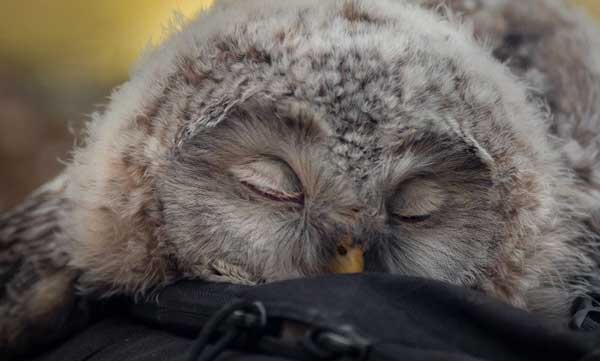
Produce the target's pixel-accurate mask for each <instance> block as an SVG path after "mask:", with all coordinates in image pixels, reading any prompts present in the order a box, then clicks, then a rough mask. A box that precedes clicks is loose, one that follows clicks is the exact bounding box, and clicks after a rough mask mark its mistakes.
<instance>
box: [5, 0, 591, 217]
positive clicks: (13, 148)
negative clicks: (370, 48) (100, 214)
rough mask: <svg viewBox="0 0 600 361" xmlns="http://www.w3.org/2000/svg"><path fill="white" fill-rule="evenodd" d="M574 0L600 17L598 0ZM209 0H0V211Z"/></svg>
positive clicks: (47, 174) (44, 174) (43, 173)
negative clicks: (151, 51)
mask: <svg viewBox="0 0 600 361" xmlns="http://www.w3.org/2000/svg"><path fill="white" fill-rule="evenodd" d="M281 1H285V0H281ZM523 1H528V0H523ZM572 1H573V2H575V3H577V4H578V5H581V6H585V7H586V8H587V9H588V10H589V11H590V12H591V13H592V14H594V16H596V17H598V18H599V19H600V0H572ZM211 3H212V0H126V1H123V0H98V1H85V0H84V1H81V0H52V1H24V0H0V210H3V209H7V208H10V207H11V206H13V205H15V204H17V203H18V202H19V201H20V200H21V199H23V198H24V197H25V196H26V194H28V193H29V192H30V191H31V190H33V189H35V188H36V187H38V186H39V185H41V184H42V183H43V182H45V181H47V180H49V179H51V178H52V177H53V176H55V175H56V174H58V173H59V172H60V170H61V169H62V167H63V166H62V164H61V163H60V162H59V160H60V159H68V157H69V151H70V149H71V148H72V145H73V142H74V138H73V133H75V134H76V131H77V129H78V128H79V129H80V128H81V124H82V122H83V121H85V120H86V119H87V117H88V115H89V114H90V113H92V112H93V111H94V110H96V109H98V106H99V105H102V104H105V103H106V101H107V97H108V95H109V94H110V90H111V89H112V88H113V87H114V86H116V85H118V84H120V83H122V82H123V81H125V80H126V79H127V74H128V70H129V68H130V67H131V65H132V63H133V62H134V61H135V59H136V58H137V57H138V56H139V54H140V53H141V51H142V50H143V49H144V48H145V47H146V46H147V45H148V44H149V43H150V44H157V43H159V42H160V41H161V40H162V34H163V29H164V27H165V26H167V25H168V24H169V21H170V19H172V18H173V14H174V12H176V11H177V12H179V13H181V14H182V15H183V16H184V17H185V18H190V17H193V15H194V14H195V13H197V12H198V11H200V10H201V9H203V8H206V7H208V6H210V4H211ZM69 127H70V128H72V129H73V130H72V131H70V130H69Z"/></svg>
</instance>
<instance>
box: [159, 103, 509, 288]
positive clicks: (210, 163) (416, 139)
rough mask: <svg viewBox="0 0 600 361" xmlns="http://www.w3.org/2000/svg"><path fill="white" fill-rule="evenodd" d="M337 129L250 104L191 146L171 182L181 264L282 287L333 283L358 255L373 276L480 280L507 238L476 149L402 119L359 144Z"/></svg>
mask: <svg viewBox="0 0 600 361" xmlns="http://www.w3.org/2000/svg"><path fill="white" fill-rule="evenodd" d="M256 97H257V98H260V95H257V96H256ZM286 103H288V104H286ZM330 116H332V115H331V114H317V113H315V112H313V111H312V110H311V108H310V104H306V105H305V107H304V106H301V107H299V106H298V105H297V104H295V103H294V102H289V101H286V100H282V101H279V102H273V101H272V100H269V99H263V100H262V101H260V100H256V99H252V100H248V101H246V102H244V103H243V104H240V105H238V106H236V107H234V108H232V109H230V110H229V111H228V113H227V115H226V116H225V117H224V118H223V119H222V120H221V121H220V122H219V123H218V124H216V125H214V126H212V127H208V128H203V129H202V130H200V131H198V132H197V133H196V134H194V135H193V136H192V137H191V138H190V139H188V140H186V141H185V142H184V143H183V144H182V146H181V147H180V148H178V150H177V152H176V153H175V154H174V155H173V158H172V162H171V163H170V165H169V169H168V171H167V174H168V176H167V177H165V178H164V179H162V180H161V182H160V183H161V187H160V189H161V193H160V194H161V199H162V200H163V204H164V206H165V209H164V213H165V217H166V223H167V224H169V226H170V229H169V233H170V234H171V235H172V236H171V239H173V240H176V242H177V243H176V244H175V246H176V247H175V248H176V249H177V250H178V252H179V251H180V252H181V253H179V254H178V258H180V259H189V260H190V261H191V262H190V263H191V264H196V263H198V260H200V263H204V262H210V260H211V259H221V260H223V261H225V262H226V263H228V264H234V265H240V266H242V267H244V269H245V270H246V271H247V272H248V274H250V275H252V277H253V278H254V280H255V281H263V280H264V281H273V280H277V279H282V278H291V277H299V276H307V275H316V274H322V273H328V272H332V268H333V266H334V265H335V263H336V260H337V258H338V257H339V256H340V254H339V253H340V246H347V247H349V248H350V249H352V248H355V247H356V248H360V249H361V250H362V251H363V252H364V255H365V258H366V259H365V267H366V269H367V270H370V271H381V272H393V273H407V274H419V275H426V276H431V277H436V278H438V279H447V280H452V279H455V278H456V277H457V276H458V277H461V279H462V280H464V279H466V278H469V277H470V278H471V279H473V278H474V277H475V276H476V274H477V272H478V271H480V268H479V267H480V266H481V264H482V263H485V262H489V260H491V259H492V258H493V253H494V252H493V249H494V245H495V244H497V242H499V236H500V231H501V217H500V215H499V214H497V210H496V208H495V205H494V200H495V199H497V198H498V197H497V194H496V191H495V189H494V184H493V181H492V174H491V169H490V168H489V165H488V164H486V163H485V161H484V160H483V159H482V158H481V156H480V154H478V149H476V148H475V147H474V146H473V145H470V144H467V143H465V142H464V141H462V140H461V139H460V138H459V137H457V136H452V135H451V134H445V133H435V132H434V131H432V129H431V127H425V128H417V127H409V126H405V125H404V124H403V123H402V120H401V119H400V120H398V119H386V120H383V121H382V122H381V125H377V126H373V129H372V130H371V131H370V132H369V136H370V137H369V138H368V139H366V140H365V141H364V142H362V141H361V139H357V140H356V141H357V143H354V144H353V143H352V142H351V141H349V140H348V139H347V138H345V137H344V134H339V133H337V134H336V131H335V130H334V129H332V126H331V124H330V123H331V121H327V118H328V117H330ZM338 116H339V115H338ZM390 123H393V124H394V128H396V130H395V131H394V132H393V133H392V132H390V131H389V128H388V127H389V126H390V125H391V124H390ZM352 156H356V157H358V159H357V160H358V161H357V162H353V159H352ZM361 158H365V159H361ZM361 160H365V161H364V162H361ZM352 164H355V165H352ZM341 253H342V255H343V253H344V251H341Z"/></svg>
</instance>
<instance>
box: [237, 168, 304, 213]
mask: <svg viewBox="0 0 600 361" xmlns="http://www.w3.org/2000/svg"><path fill="white" fill-rule="evenodd" d="M230 172H231V173H232V174H233V176H235V177H236V178H237V179H238V180H239V181H240V183H242V184H243V185H244V186H245V187H246V188H248V189H249V190H251V191H252V192H254V193H256V194H258V195H259V196H261V197H264V198H267V199H269V200H273V201H280V202H292V203H298V204H302V203H303V202H304V192H303V189H302V184H301V183H300V180H299V179H298V176H297V175H296V174H295V173H294V171H293V170H292V169H291V168H290V166H289V165H288V164H287V163H285V162H284V161H283V160H280V159H276V158H273V157H261V158H257V159H252V160H250V161H247V162H244V163H242V164H238V165H235V166H233V167H231V169H230Z"/></svg>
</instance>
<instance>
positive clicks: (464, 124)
mask: <svg viewBox="0 0 600 361" xmlns="http://www.w3.org/2000/svg"><path fill="white" fill-rule="evenodd" d="M599 122H600V32H599V31H598V29H597V28H596V26H595V25H593V23H592V22H591V21H590V20H589V19H587V18H586V17H585V15H583V14H580V13H579V12H578V11H576V10H574V9H571V8H569V7H568V6H567V5H565V4H563V3H561V2H559V1H554V0H529V1H517V0H512V1H505V0H493V1H483V0H451V1H442V0H405V1H403V0H331V1H322V0H286V1H276V0H244V1H242V0H220V1H217V3H216V4H215V5H214V6H213V7H212V8H211V9H209V10H207V11H205V12H203V13H201V14H200V15H199V16H198V18H197V19H195V20H193V21H191V22H190V23H188V24H187V25H185V26H183V29H181V30H180V31H176V32H174V33H173V34H171V36H170V39H169V40H168V41H166V42H165V43H163V44H162V45H160V46H159V47H158V48H156V49H153V50H150V51H149V52H148V54H146V55H145V56H144V57H143V59H142V60H141V62H140V63H139V65H138V66H137V67H136V69H135V70H134V71H133V75H132V77H131V79H130V80H129V81H128V82H127V83H125V84H124V85H122V86H121V87H119V88H118V89H116V90H115V91H114V93H113V94H112V96H111V100H110V102H109V104H108V105H107V106H106V108H105V109H104V110H103V111H101V112H99V113H97V114H94V115H93V117H92V119H91V121H90V122H89V124H88V125H87V128H86V132H85V136H84V141H83V144H82V145H81V146H79V147H78V148H77V149H75V150H74V152H73V156H72V160H71V161H70V162H69V164H68V166H67V168H66V169H65V171H64V173H63V174H62V175H61V176H60V177H59V178H57V179H56V180H54V181H52V182H51V183H49V184H47V185H46V186H45V187H43V188H42V189H40V190H39V191H37V192H36V193H34V194H33V195H32V196H31V197H30V198H28V199H27V200H26V201H25V202H24V203H23V204H22V205H21V206H19V207H17V208H16V209H14V210H12V211H9V212H7V213H5V214H4V215H3V216H2V217H1V218H0V279H2V280H3V284H2V288H1V289H0V317H1V318H2V319H3V323H2V325H0V345H13V347H17V346H19V345H20V346H23V345H28V344H32V343H33V342H37V341H35V340H36V337H39V336H40V335H45V336H44V337H46V340H47V338H48V336H47V335H48V333H49V331H53V330H56V328H57V327H58V326H57V325H58V324H60V323H61V322H64V320H65V319H66V318H68V317H66V316H65V315H68V314H70V313H71V312H72V310H73V309H75V308H78V307H79V306H80V304H81V302H82V301H81V300H82V298H83V297H84V296H85V297H103V296H108V295H113V294H125V295H138V296H143V295H147V294H148V293H149V292H152V291H153V290H156V289H160V287H163V286H165V285H167V284H169V283H172V282H174V281H177V280H179V279H184V278H187V279H189V278H195V279H204V280H210V281H222V282H234V283H244V284H260V283H264V282H273V281H277V280H283V279H290V278H298V277H309V276H314V275H319V274H325V273H349V272H361V271H367V272H385V273H393V274H402V275H414V276H420V277H426V278H433V279H437V280H442V281H445V282H449V283H452V284H456V285H460V286H464V287H467V288H472V289H475V290H479V291H481V292H484V293H486V294H488V295H490V296H493V297H495V298H497V299H499V300H502V301H504V302H507V303H509V304H512V305H514V306H516V307H520V308H523V309H526V310H530V311H532V312H539V313H542V314H545V315H548V316H552V317H559V318H563V319H566V317H567V316H568V312H569V308H570V306H571V303H572V302H573V300H574V299H575V298H576V297H580V296H586V295H589V294H591V293H593V292H596V291H598V290H600V285H599V282H598V278H599V277H600V272H599V271H598V259H599V258H600V257H599V255H600V251H598V237H599V233H600V218H598V217H600V173H599V172H600V168H599V166H598V158H599V157H600V155H599V150H600V147H599V144H600V123H599ZM5 321H6V322H5ZM14 345H17V346H14Z"/></svg>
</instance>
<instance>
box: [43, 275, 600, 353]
mask: <svg viewBox="0 0 600 361" xmlns="http://www.w3.org/2000/svg"><path fill="white" fill-rule="evenodd" d="M128 309H129V311H128V312H127V313H124V314H121V315H119V316H118V317H112V318H109V319H105V320H103V321H100V322H98V323H96V324H95V325H93V326H91V327H90V328H88V329H87V330H86V331H84V332H83V333H80V334H79V335H77V336H76V337H74V338H72V339H71V340H69V341H67V342H66V343H65V344H63V345H62V346H60V347H59V348H57V349H55V350H53V351H51V352H49V353H47V354H46V355H44V356H43V357H41V358H39V359H37V360H39V361H55V360H57V361H58V360H60V361H83V360H89V361H103V360H111V361H112V360H140V361H142V360H143V361H155V360H156V361H158V360H161V361H162V360H182V361H183V360H213V359H218V360H231V361H235V360H265V361H266V360H336V359H344V360H352V359H356V360H404V361H417V360H419V361H421V360H423V361H425V360H427V361H434V360H440V361H441V360H444V361H453V360H461V361H475V360H480V361H481V360H490V361H491V360H494V361H496V360H497V361H500V360H506V361H518V360H544V361H547V360H565V361H568V360H573V361H576V360H577V361H584V360H585V361H591V360H600V330H590V331H583V330H579V331H577V330H572V329H569V327H567V326H566V325H563V324H561V323H558V322H555V321H552V320H547V319H543V318H541V317H538V316H536V315H533V314H530V313H527V312H524V311H521V310H518V309H515V308H512V307H510V306H507V305H504V304H501V303H499V302H496V301H495V300H492V299H490V298H488V297H486V296H484V295H482V294H480V293H477V292H475V291H471V290H466V289H463V288H459V287H454V286H451V285H447V284H444V283H440V282H436V281H430V280H424V279H417V278H410V277H401V276H393V275H375V274H360V275H352V276H325V277H319V278H314V279H300V280H292V281H285V282H278V283H273V284H267V285H262V286H256V287H245V286H235V285H228V284H209V283H202V282H191V281H190V282H181V283H179V284H177V285H174V286H172V287H168V288H166V289H164V290H163V291H162V292H160V293H159V294H158V295H157V296H156V298H155V301H153V302H146V303H130V304H129V305H128ZM575 311H576V313H575V317H574V322H575V323H576V324H574V326H575V327H579V328H590V329H591V328H594V327H596V326H597V324H596V321H600V320H599V318H598V317H599V316H600V309H599V308H597V305H593V304H583V303H582V304H581V305H578V309H576V310H575ZM200 330H202V332H201V333H200Z"/></svg>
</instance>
